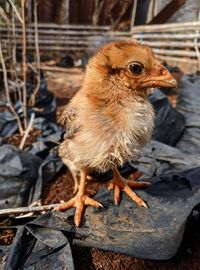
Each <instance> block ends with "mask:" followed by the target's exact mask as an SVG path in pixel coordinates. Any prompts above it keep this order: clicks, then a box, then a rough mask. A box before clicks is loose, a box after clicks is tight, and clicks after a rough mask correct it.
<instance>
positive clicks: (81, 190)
mask: <svg viewBox="0 0 200 270" xmlns="http://www.w3.org/2000/svg"><path fill="white" fill-rule="evenodd" d="M86 178H87V171H86V170H81V179H80V184H79V187H78V192H77V194H76V196H75V197H73V198H72V199H70V200H69V201H68V202H66V203H62V204H60V205H59V206H58V208H57V209H56V210H58V211H65V210H67V209H69V208H72V207H75V208H76V211H75V215H74V223H75V224H76V226H77V227H78V226H79V225H80V223H81V218H82V215H83V211H84V206H85V205H92V206H94V207H97V208H99V207H103V206H102V204H101V203H99V202H97V201H95V200H94V199H92V198H90V197H89V196H87V195H86V194H85V193H86V190H85V184H86Z"/></svg>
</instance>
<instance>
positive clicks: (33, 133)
mask: <svg viewBox="0 0 200 270" xmlns="http://www.w3.org/2000/svg"><path fill="white" fill-rule="evenodd" d="M41 135H42V130H39V129H35V128H33V129H31V130H30V132H29V134H28V137H27V139H26V141H25V144H24V148H26V147H28V146H31V145H32V143H33V142H35V141H36V139H37V137H39V136H41ZM21 140H22V136H21V135H20V134H19V133H16V134H13V135H11V136H9V137H6V138H4V139H3V143H6V144H11V145H14V146H17V147H19V145H20V143H21Z"/></svg>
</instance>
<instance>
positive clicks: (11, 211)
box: [0, 203, 59, 216]
mask: <svg viewBox="0 0 200 270" xmlns="http://www.w3.org/2000/svg"><path fill="white" fill-rule="evenodd" d="M58 206H59V204H58V203H54V204H48V205H42V206H27V207H18V208H8V209H2V210H0V216H10V215H19V214H25V213H31V212H42V211H49V210H52V209H55V208H56V207H58Z"/></svg>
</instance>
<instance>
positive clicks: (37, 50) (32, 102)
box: [28, 1, 40, 107]
mask: <svg viewBox="0 0 200 270" xmlns="http://www.w3.org/2000/svg"><path fill="white" fill-rule="evenodd" d="M37 5H38V2H37V1H34V12H33V13H34V25H35V51H36V68H37V71H36V72H35V75H36V81H37V82H36V86H35V89H34V90H33V93H32V95H31V97H30V99H29V101H28V104H29V106H31V107H33V106H34V105H35V99H36V95H37V93H38V91H39V89H40V50H39V40H38V39H39V38H38V19H37Z"/></svg>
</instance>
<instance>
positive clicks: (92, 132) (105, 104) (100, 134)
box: [57, 41, 176, 226]
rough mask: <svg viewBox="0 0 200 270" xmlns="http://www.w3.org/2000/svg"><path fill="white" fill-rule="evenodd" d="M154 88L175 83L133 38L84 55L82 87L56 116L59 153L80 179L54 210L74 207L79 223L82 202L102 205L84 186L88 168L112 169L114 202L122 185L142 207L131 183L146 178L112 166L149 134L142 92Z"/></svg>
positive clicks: (148, 109) (150, 115) (132, 154)
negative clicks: (61, 131) (132, 177)
mask: <svg viewBox="0 0 200 270" xmlns="http://www.w3.org/2000/svg"><path fill="white" fill-rule="evenodd" d="M155 87H176V80H175V79H174V78H173V77H172V75H171V74H170V73H169V71H168V70H167V69H166V68H165V67H164V66H162V65H161V64H160V62H159V61H158V60H157V59H156V58H155V57H154V55H153V53H152V50H151V49H150V48H149V47H146V46H142V45H140V44H138V43H136V42H135V41H128V42H125V41H124V42H121V41H120V42H112V43H109V44H107V45H105V46H104V47H103V48H101V49H100V50H99V51H98V52H97V54H96V55H94V56H93V57H92V58H91V59H90V60H89V63H88V65H87V69H86V75H85V80H84V83H83V85H82V88H81V89H80V91H79V92H78V93H77V94H76V95H75V96H74V98H73V99H72V100H71V102H70V103H69V104H68V105H67V106H66V108H65V110H64V111H63V113H62V115H61V123H62V124H63V125H64V127H65V129H66V134H65V139H64V141H63V142H62V143H61V145H60V147H59V155H60V157H61V158H62V160H63V162H64V163H65V164H66V165H67V166H68V167H69V169H70V170H71V172H72V174H73V176H74V179H75V183H76V184H77V179H78V175H79V174H80V184H79V186H78V191H77V194H76V195H75V196H74V197H73V198H72V199H71V200H69V201H68V202H66V203H62V204H60V205H59V207H58V208H57V210H59V211H64V210H66V209H69V208H71V207H75V208H76V211H75V217H74V222H75V224H76V226H79V225H80V223H81V218H82V214H83V210H84V205H92V206H94V207H97V208H99V207H102V205H101V204H100V203H99V202H97V201H95V200H94V199H92V198H91V197H89V196H88V193H87V191H86V188H85V185H86V178H87V175H88V173H89V172H90V171H92V170H95V171H99V172H105V171H107V170H109V169H111V170H112V172H113V179H112V181H111V183H110V185H109V189H110V190H114V201H115V204H118V202H119V200H120V192H121V191H122V190H123V191H124V192H125V193H126V194H127V195H128V196H129V197H130V198H131V199H132V200H133V201H135V202H136V203H137V204H138V205H140V206H144V207H147V205H146V203H145V202H144V201H143V200H142V198H140V197H139V196H138V195H137V194H136V193H135V192H134V191H133V190H132V189H131V188H138V187H145V186H148V185H149V183H148V182H136V181H126V180H125V179H124V178H122V176H121V175H120V173H119V171H118V169H117V167H118V166H121V165H123V164H124V163H125V162H127V161H131V160H133V159H134V158H136V157H137V155H138V153H139V151H140V150H141V148H142V147H143V146H144V145H145V144H146V143H147V142H149V140H150V139H151V135H152V131H153V127H154V110H153V108H152V105H151V103H150V102H149V100H148V98H147V96H148V94H149V93H150V92H151V91H152V89H153V88H155Z"/></svg>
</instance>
